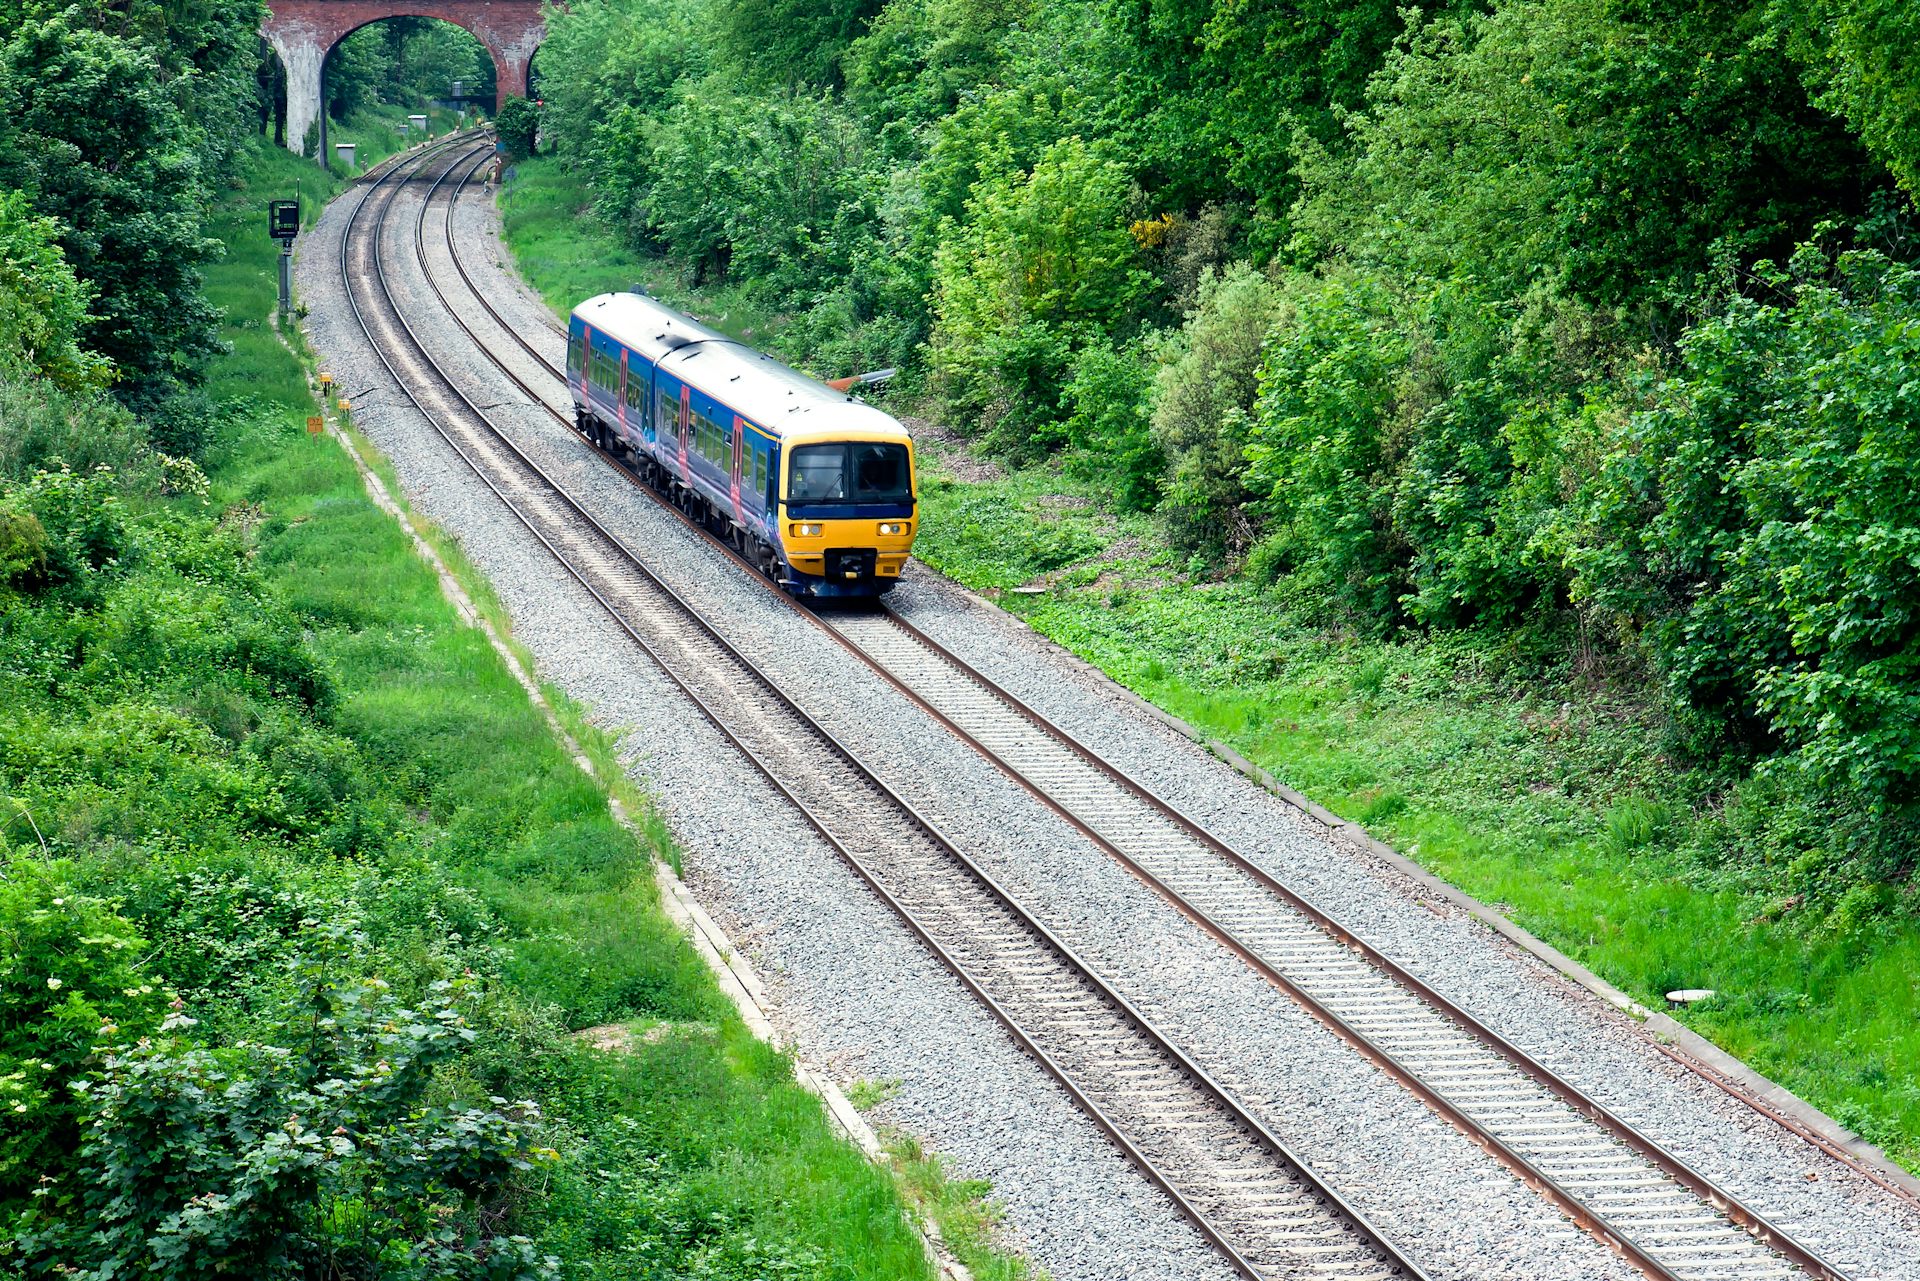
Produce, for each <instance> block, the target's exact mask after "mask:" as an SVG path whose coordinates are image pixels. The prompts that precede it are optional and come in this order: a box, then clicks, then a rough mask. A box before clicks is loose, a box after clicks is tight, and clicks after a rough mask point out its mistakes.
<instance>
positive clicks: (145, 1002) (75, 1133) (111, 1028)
mask: <svg viewBox="0 0 1920 1281" xmlns="http://www.w3.org/2000/svg"><path fill="white" fill-rule="evenodd" d="M10 817H11V818H14V819H17V818H19V817H20V815H18V814H15V815H12V816H10ZM7 826H8V827H12V826H14V824H13V823H11V822H9V823H7ZM5 848H6V847H5V845H4V843H0V852H3V851H4V850H5ZM62 872H63V869H62V868H60V867H59V866H58V865H55V864H38V863H35V862H33V861H30V860H29V858H27V857H15V858H14V859H13V860H12V861H11V862H9V863H6V864H4V865H0V1205H5V1204H6V1203H7V1202H10V1201H17V1200H19V1199H21V1198H25V1197H26V1196H28V1195H29V1194H30V1193H31V1192H33V1191H34V1190H35V1189H36V1188H40V1187H53V1188H56V1189H61V1190H64V1189H67V1188H69V1187H70V1186H71V1179H70V1175H71V1174H72V1172H73V1170H74V1166H75V1157H76V1153H77V1152H78V1150H79V1147H80V1137H81V1131H82V1125H83V1123H84V1121H85V1119H86V1117H87V1115H88V1109H87V1108H86V1107H85V1105H84V1100H85V1095H84V1094H83V1093H76V1087H80V1088H82V1089H84V1087H85V1086H86V1083H87V1080H88V1077H89V1075H90V1073H91V1072H92V1070H93V1067H94V1055H95V1052H96V1051H97V1050H99V1049H101V1048H102V1047H106V1046H112V1045H120V1044H125V1043H128V1042H131V1041H132V1040H134V1039H135V1038H138V1037H141V1036H144V1035H146V1034H147V1033H148V1032H151V1031H153V1030H154V1029H155V1028H156V1027H157V1026H158V1025H159V1022H160V1018H161V1015H162V1013H163V1012H164V1003H165V1000H166V998H165V996H163V995H162V994H161V993H160V992H159V991H157V990H156V988H155V986H154V984H153V982H152V980H151V979H150V978H149V977H148V976H147V975H146V974H144V973H143V972H142V968H141V957H142V954H143V952H144V950H145V944H144V941H143V940H142V939H141V938H140V936H139V935H138V934H137V933H136V932H135V930H134V927H133V925H132V923H131V922H129V921H126V920H124V919H122V918H121V917H119V916H117V915H116V914H115V913H114V912H113V910H112V909H111V908H110V907H109V906H108V905H107V904H106V903H104V902H103V901H101V900H100V899H97V898H92V897H90V896H88V895H85V894H82V893H79V892H77V891H76V890H75V889H74V888H73V887H72V886H71V885H70V884H68V883H67V882H66V880H65V879H64V876H63V874H62ZM59 1195H64V1191H61V1192H60V1193H59Z"/></svg>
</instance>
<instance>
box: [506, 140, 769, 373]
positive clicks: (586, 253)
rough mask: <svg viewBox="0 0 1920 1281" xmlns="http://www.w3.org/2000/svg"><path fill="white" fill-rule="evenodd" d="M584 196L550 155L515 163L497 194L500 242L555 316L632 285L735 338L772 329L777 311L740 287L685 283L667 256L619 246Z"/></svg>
mask: <svg viewBox="0 0 1920 1281" xmlns="http://www.w3.org/2000/svg"><path fill="white" fill-rule="evenodd" d="M591 202H592V196H591V194H590V193H589V192H588V190H587V185H586V180H585V179H584V178H582V177H581V176H580V175H579V174H578V173H577V172H575V171H573V170H571V169H569V168H567V167H566V164H565V163H564V162H563V161H561V160H558V159H555V158H554V157H552V156H536V157H535V158H533V159H531V160H527V161H524V162H522V163H521V164H520V165H518V166H516V171H515V174H514V176H513V178H512V180H511V181H509V182H508V183H507V184H505V186H504V188H503V189H502V191H501V193H500V213H501V218H502V221H503V222H504V224H505V229H506V239H507V248H508V249H509V250H510V251H511V252H512V254H513V258H514V263H515V265H516V266H518V267H519V269H520V274H521V275H522V276H524V277H526V279H527V280H528V281H529V282H531V283H532V285H533V287H534V288H535V289H536V290H538V291H539V293H540V296H541V297H542V298H544V299H546V302H547V305H548V306H549V307H551V308H553V310H554V313H555V314H556V315H559V316H564V315H566V314H567V313H568V312H570V311H572V310H573V309H574V307H576V306H578V305H579V304H580V302H581V301H582V300H584V299H587V298H591V297H593V296H594V295H595V294H601V293H607V292H609V291H613V290H622V289H633V288H635V287H638V288H640V289H642V290H644V291H645V292H647V293H650V294H652V295H653V296H654V297H656V298H658V299H660V300H661V301H662V302H664V303H666V304H667V305H668V306H670V307H676V308H678V309H679V310H681V311H684V312H686V313H687V314H688V315H691V316H693V317H694V318H695V319H696V320H699V321H702V322H703V323H705V324H709V325H712V326H713V327H714V328H715V329H718V330H720V331H721V332H722V333H725V334H727V335H728V336H729V337H732V338H738V339H739V340H740V341H742V342H756V341H757V342H759V343H760V344H761V345H764V344H765V343H766V341H767V340H768V339H769V338H770V337H772V335H773V334H774V333H776V332H778V330H779V327H780V324H781V318H780V317H777V316H769V315H768V314H767V313H766V312H765V311H764V309H762V308H760V307H758V306H756V305H755V303H754V302H753V300H752V299H751V297H750V296H749V292H748V291H747V290H746V289H743V288H740V287H737V286H736V287H723V288H720V289H717V290H696V289H693V288H691V287H689V286H688V284H687V282H686V281H685V280H684V279H683V278H682V275H681V273H680V271H679V269H678V268H677V267H676V266H674V265H673V264H672V263H669V262H667V261H666V260H665V259H662V258H652V257H647V256H645V255H642V254H637V253H635V252H633V251H632V250H631V249H629V248H627V247H626V246H625V245H624V244H622V243H621V241H620V239H619V238H618V237H617V236H615V235H614V234H613V233H612V232H611V231H609V230H608V229H607V227H606V226H605V225H604V224H603V223H601V222H600V220H599V219H598V218H596V217H595V216H594V215H593V212H592V210H591V208H590V206H591Z"/></svg>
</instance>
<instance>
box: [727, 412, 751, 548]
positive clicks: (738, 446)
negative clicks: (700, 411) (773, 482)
mask: <svg viewBox="0 0 1920 1281" xmlns="http://www.w3.org/2000/svg"><path fill="white" fill-rule="evenodd" d="M746 447H747V420H746V419H744V418H742V417H741V416H740V415H739V414H735V415H734V416H733V473H732V475H731V476H729V477H728V479H727V496H728V497H730V498H731V499H733V518H734V520H735V521H737V522H739V524H740V525H741V527H742V528H744V527H745V526H746V523H747V515H746V513H745V512H743V511H741V510H740V453H741V451H742V450H744V449H745V448H746Z"/></svg>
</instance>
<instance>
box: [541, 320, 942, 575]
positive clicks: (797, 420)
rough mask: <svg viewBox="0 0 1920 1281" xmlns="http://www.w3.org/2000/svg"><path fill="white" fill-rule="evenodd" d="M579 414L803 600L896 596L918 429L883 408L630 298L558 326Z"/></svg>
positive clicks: (600, 440) (911, 526)
mask: <svg viewBox="0 0 1920 1281" xmlns="http://www.w3.org/2000/svg"><path fill="white" fill-rule="evenodd" d="M567 386H568V388H569V389H570V390H571V392H572V396H573V416H574V425H575V427H576V429H577V430H578V431H579V432H580V434H581V435H582V436H584V437H586V439H587V440H588V441H589V442H590V443H592V444H594V445H596V446H598V447H599V448H600V449H602V450H604V451H605V452H606V453H607V454H609V455H610V456H612V457H613V458H614V459H615V460H616V461H619V462H621V463H623V464H624V465H626V466H627V467H628V468H629V469H630V470H631V471H633V472H634V473H635V474H636V475H637V476H638V477H639V478H640V479H641V480H642V481H644V482H645V483H647V484H649V485H651V486H653V487H654V488H655V489H656V490H658V491H659V492H660V493H661V494H663V495H665V496H666V497H668V498H669V499H670V500H671V501H672V502H673V503H674V504H675V505H676V506H677V507H679V508H680V510H681V511H683V512H684V513H686V515H687V516H688V517H689V518H691V519H693V520H695V521H697V522H699V523H700V524H701V525H703V526H704V527H705V528H706V529H707V530H708V531H709V532H711V533H713V534H714V535H715V536H717V537H719V538H721V539H723V540H724V541H726V542H727V543H728V544H729V545H731V546H732V547H733V548H734V549H735V550H737V551H738V552H740V553H741V554H742V555H743V556H745V557H746V558H747V559H748V560H750V561H751V562H752V563H753V564H754V565H755V566H757V567H758V568H759V569H760V571H761V572H762V573H764V574H766V575H767V576H768V577H769V578H771V579H773V580H774V581H775V582H776V583H778V584H779V585H780V586H781V587H783V588H785V589H786V590H787V591H789V592H791V593H792V594H793V595H795V596H798V597H803V598H820V599H824V598H833V597H876V596H880V595H883V594H885V593H886V592H888V591H891V590H892V589H893V587H894V585H895V584H897V583H898V582H899V581H900V574H901V571H902V570H903V569H904V568H905V566H906V563H907V558H908V556H909V554H910V553H911V552H912V550H913V539H914V532H915V526H916V525H917V524H918V519H919V518H918V510H919V504H918V488H917V476H916V473H915V468H914V455H913V437H912V436H911V434H910V433H909V432H908V431H907V429H906V428H904V427H902V426H901V425H900V423H899V422H898V421H896V420H895V419H894V418H893V417H891V416H890V415H888V414H886V413H883V412H882V411H881V410H879V409H877V408H875V407H874V406H872V405H868V404H865V403H863V402H861V401H858V400H856V399H854V398H853V397H852V396H851V395H849V394H848V393H847V392H846V391H844V390H840V389H837V388H835V387H832V386H829V385H828V384H826V383H823V382H821V381H819V380H817V379H814V378H809V377H808V376H807V375H805V374H803V373H801V372H800V371H798V370H796V369H791V368H789V367H788V366H786V365H783V364H781V363H780V362H779V361H777V360H775V359H774V358H773V357H771V356H769V355H767V354H765V353H764V352H760V351H756V350H755V349H753V348H752V347H749V346H747V345H746V344H745V343H742V342H738V341H736V340H734V339H731V338H728V337H727V336H726V335H725V334H722V333H720V332H718V331H717V330H714V329H710V328H708V327H707V326H706V325H703V324H701V323H700V322H699V321H697V320H694V319H693V318H692V317H690V316H685V315H682V314H681V313H680V312H678V311H675V310H674V309H673V308H671V307H668V306H665V305H664V304H662V303H661V302H659V301H658V300H657V299H654V298H651V297H648V296H647V295H645V294H640V293H608V294H599V295H596V296H595V297H592V298H589V299H587V300H586V301H585V302H583V303H581V304H580V305H579V306H577V307H575V308H574V309H573V312H572V315H571V317H570V318H569V320H568V325H567Z"/></svg>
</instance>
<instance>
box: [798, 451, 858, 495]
mask: <svg viewBox="0 0 1920 1281" xmlns="http://www.w3.org/2000/svg"><path fill="white" fill-rule="evenodd" d="M846 496H847V447H846V446H845V445H803V446H801V447H800V448H799V449H796V450H794V451H793V492H792V494H790V495H789V497H791V498H792V500H793V501H794V502H796V503H817V502H831V501H833V500H835V499H841V498H845V497H846Z"/></svg>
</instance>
